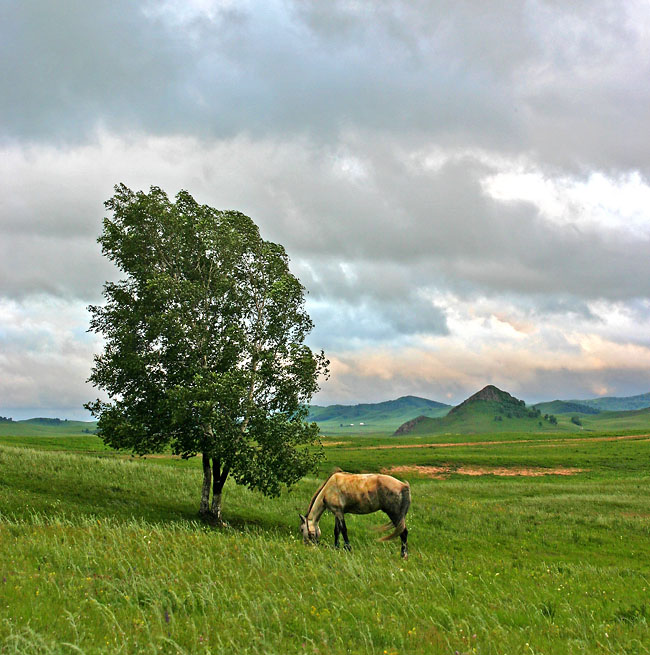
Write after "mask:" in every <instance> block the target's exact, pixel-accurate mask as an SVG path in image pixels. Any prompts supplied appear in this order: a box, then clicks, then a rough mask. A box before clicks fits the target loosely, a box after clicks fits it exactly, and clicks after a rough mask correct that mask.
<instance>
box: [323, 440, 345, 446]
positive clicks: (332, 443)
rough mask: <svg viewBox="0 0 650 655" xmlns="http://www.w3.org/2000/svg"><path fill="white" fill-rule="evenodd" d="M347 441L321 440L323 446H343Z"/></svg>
mask: <svg viewBox="0 0 650 655" xmlns="http://www.w3.org/2000/svg"><path fill="white" fill-rule="evenodd" d="M346 443H347V441H323V446H324V447H325V448H326V447H327V446H343V445H345V444H346Z"/></svg>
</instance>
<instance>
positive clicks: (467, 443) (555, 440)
mask: <svg viewBox="0 0 650 655" xmlns="http://www.w3.org/2000/svg"><path fill="white" fill-rule="evenodd" d="M648 437H650V434H625V435H620V436H616V437H576V438H571V437H561V438H550V439H545V440H540V439H509V440H507V441H456V442H453V441H452V442H448V443H417V444H410V443H409V444H395V445H392V444H388V445H383V446H350V447H351V448H355V449H356V450H392V449H395V450H397V449H403V448H456V447H465V446H472V447H473V446H499V445H503V444H520V443H535V445H539V446H546V445H548V444H552V443H556V444H559V445H566V444H569V445H570V444H573V443H597V442H599V441H621V440H623V439H639V440H644V441H647V440H648Z"/></svg>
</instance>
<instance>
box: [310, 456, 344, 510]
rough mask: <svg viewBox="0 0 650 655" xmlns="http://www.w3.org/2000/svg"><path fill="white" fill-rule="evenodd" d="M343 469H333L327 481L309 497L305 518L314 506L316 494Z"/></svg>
mask: <svg viewBox="0 0 650 655" xmlns="http://www.w3.org/2000/svg"><path fill="white" fill-rule="evenodd" d="M342 472H343V469H341V468H339V467H338V466H337V467H336V468H334V470H333V471H332V472H331V473H330V474H329V475H328V476H327V479H326V480H325V482H323V484H321V486H320V487H318V489H317V490H316V493H315V494H314V495H313V496H312V497H311V500H310V501H309V507H308V508H307V513H306V514H305V516H309V512H311V509H312V507H313V506H314V503H315V502H316V498H318V494H319V493H320V492H321V491H322V490H323V487H324V486H325V485H326V484H327V483H328V482H329V479H330V478H331V477H332V476H333V475H334V474H335V473H342Z"/></svg>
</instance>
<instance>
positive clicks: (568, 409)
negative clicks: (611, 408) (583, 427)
mask: <svg viewBox="0 0 650 655" xmlns="http://www.w3.org/2000/svg"><path fill="white" fill-rule="evenodd" d="M533 407H534V408H535V409H539V411H540V412H541V413H542V414H598V413H599V412H600V410H599V409H598V408H597V407H592V406H591V405H585V404H584V403H581V402H578V401H575V400H551V401H550V402H546V403H537V404H536V405H533Z"/></svg>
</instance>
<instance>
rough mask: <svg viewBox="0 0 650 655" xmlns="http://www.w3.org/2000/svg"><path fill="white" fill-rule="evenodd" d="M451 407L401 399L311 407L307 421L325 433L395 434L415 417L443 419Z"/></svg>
mask: <svg viewBox="0 0 650 655" xmlns="http://www.w3.org/2000/svg"><path fill="white" fill-rule="evenodd" d="M450 408H451V405H446V404H444V403H439V402H437V401H435V400H428V399H426V398H418V397H417V396H402V397H401V398H397V399H396V400H387V401H384V402H381V403H363V404H359V405H328V406H327V407H322V406H319V405H312V406H311V407H310V410H309V416H308V417H307V420H308V421H315V422H316V423H318V425H319V426H320V428H321V430H322V431H323V432H326V433H330V434H331V433H337V434H341V433H343V432H345V433H346V434H350V433H353V432H393V431H394V430H395V429H396V428H397V427H399V426H400V425H401V424H402V423H404V422H405V421H408V420H410V419H412V418H413V417H415V416H420V415H424V416H427V417H434V416H444V415H445V414H446V413H447V412H448V411H449V410H450Z"/></svg>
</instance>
